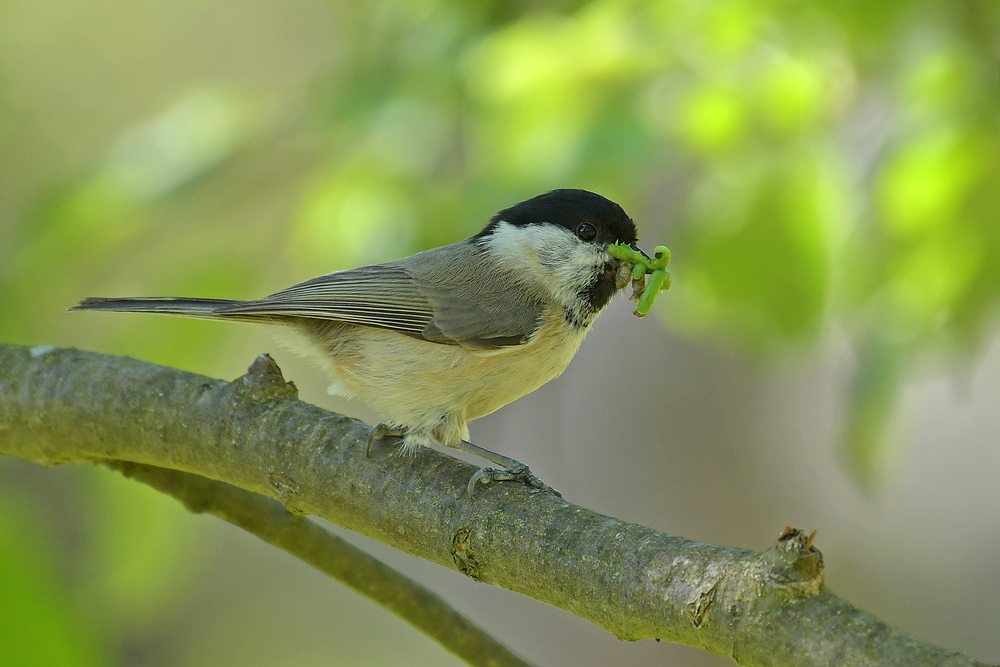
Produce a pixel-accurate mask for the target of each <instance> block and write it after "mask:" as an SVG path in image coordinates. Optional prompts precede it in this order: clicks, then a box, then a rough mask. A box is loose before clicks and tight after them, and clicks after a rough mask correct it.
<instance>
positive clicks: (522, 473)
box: [454, 440, 562, 500]
mask: <svg viewBox="0 0 1000 667" xmlns="http://www.w3.org/2000/svg"><path fill="white" fill-rule="evenodd" d="M454 447H455V449H458V450H461V451H463V452H466V453H468V454H474V455H475V456H479V457H481V458H484V459H486V460H487V461H490V462H491V463H495V464H497V465H498V466H501V467H502V468H503V470H498V469H497V468H480V469H479V470H477V471H476V472H475V474H473V475H472V477H471V478H470V479H469V485H468V487H467V489H466V490H467V491H468V494H469V500H472V493H473V491H474V490H475V487H476V483H477V482H478V483H482V484H489V483H490V482H508V481H512V482H520V483H521V484H524V485H525V486H528V487H530V488H532V489H538V490H540V491H547V492H549V493H552V494H555V495H557V496H559V497H560V498H562V494H561V493H559V492H558V491H556V490H555V489H553V488H552V487H551V486H549V485H548V484H546V483H545V482H543V481H542V480H540V479H538V478H537V477H535V476H534V475H533V474H532V472H531V470H530V469H529V468H528V466H526V465H524V464H523V463H521V462H520V461H517V460H515V459H512V458H510V457H509V456H504V455H503V454H497V453H496V452H493V451H490V450H489V449H485V448H483V447H480V446H479V445H474V444H472V443H471V442H469V441H468V440H462V441H460V442H459V444H457V445H454Z"/></svg>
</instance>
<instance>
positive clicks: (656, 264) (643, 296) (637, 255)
mask: <svg viewBox="0 0 1000 667" xmlns="http://www.w3.org/2000/svg"><path fill="white" fill-rule="evenodd" d="M608 252H609V253H611V256H612V257H614V258H616V259H619V260H621V261H623V262H625V263H626V264H631V265H632V300H633V301H637V302H638V303H636V306H635V314H636V315H637V316H638V317H644V316H645V315H646V313H648V312H649V309H650V308H652V307H653V301H654V300H655V299H656V295H657V294H659V293H660V291H662V290H667V289H670V271H668V270H667V266H668V265H669V264H670V251H669V250H668V249H667V246H662V245H658V246H656V249H655V250H654V252H653V259H649V258H647V257H646V256H645V255H643V254H642V253H641V252H638V251H637V250H633V249H632V248H631V247H630V246H629V245H628V244H627V243H617V244H615V245H612V246H608ZM646 274H650V275H649V281H648V282H647V281H646Z"/></svg>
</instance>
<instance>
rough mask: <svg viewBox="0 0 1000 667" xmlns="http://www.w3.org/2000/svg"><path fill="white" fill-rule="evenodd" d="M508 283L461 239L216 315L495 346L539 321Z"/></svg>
mask: <svg viewBox="0 0 1000 667" xmlns="http://www.w3.org/2000/svg"><path fill="white" fill-rule="evenodd" d="M511 287H512V285H511V284H510V283H509V282H507V281H504V280H502V279H501V278H500V276H498V275H497V274H496V273H495V272H492V271H490V270H489V265H488V263H487V262H486V261H485V257H484V256H483V255H482V251H481V250H480V249H479V248H478V247H477V246H476V245H475V244H474V243H470V242H467V241H466V242H462V243H456V244H453V245H450V246H444V247H442V248H435V249H433V250H428V251H426V252H423V253H419V254H418V255H414V256H412V257H407V258H405V259H402V260H398V261H396V262H389V263H387V264H376V265H373V266H365V267H361V268H358V269H349V270H347V271H336V272H334V273H330V274H327V275H325V276H319V277H318V278H313V279H312V280H308V281H306V282H304V283H300V284H298V285H295V286H293V287H289V288H288V289H285V290H282V291H280V292H277V293H275V294H272V295H271V296H268V297H264V298H263V299H260V300H258V301H245V302H240V303H236V304H233V305H232V306H231V307H228V308H225V309H223V310H221V311H219V314H220V315H223V316H227V315H231V316H240V315H250V316H275V317H303V318H308V319H320V320H336V321H341V322H350V323H353V324H364V325H368V326H375V327H382V328H385V329H393V330H395V331H399V332H401V333H404V334H407V335H410V336H414V337H418V338H423V339H425V340H429V341H433V342H435V343H444V344H451V345H464V346H468V347H482V348H498V347H507V346H511V345H519V344H521V343H524V342H525V341H527V340H528V338H530V337H531V335H532V334H533V333H534V332H535V330H536V329H537V328H538V326H539V324H540V319H541V313H542V303H541V302H540V301H539V300H537V299H534V298H531V297H528V296H526V295H522V296H520V297H518V296H516V295H514V294H513V293H512V292H511V289H510V288H511Z"/></svg>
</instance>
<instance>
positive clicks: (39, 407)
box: [0, 345, 981, 666]
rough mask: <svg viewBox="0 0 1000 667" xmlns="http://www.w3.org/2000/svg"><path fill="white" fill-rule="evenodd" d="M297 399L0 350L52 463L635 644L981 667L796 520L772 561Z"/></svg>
mask: <svg viewBox="0 0 1000 667" xmlns="http://www.w3.org/2000/svg"><path fill="white" fill-rule="evenodd" d="M366 433H367V427H366V426H365V425H364V424H362V423H361V422H358V421H357V420H353V419H349V418H347V417H344V416H342V415H337V414H334V413H331V412H328V411H325V410H322V409H320V408H318V407H316V406H312V405H309V404H306V403H303V402H301V401H299V400H298V399H297V397H296V391H295V388H294V386H293V385H292V384H290V383H286V382H285V381H284V380H283V378H282V377H281V375H280V372H279V371H278V369H277V367H276V366H275V365H274V364H273V362H272V361H270V358H268V357H261V358H259V359H258V361H257V362H255V363H254V365H253V366H251V368H250V371H249V372H248V373H247V375H245V376H243V377H241V378H239V379H238V380H236V381H234V382H232V383H228V382H224V381H221V380H213V379H210V378H206V377H203V376H198V375H194V374H191V373H185V372H182V371H178V370H174V369H169V368H164V367H160V366H155V365H153V364H148V363H143V362H139V361H136V360H133V359H128V358H121V357H111V356H107V355H99V354H93V353H87V352H80V351H77V350H55V349H52V348H31V349H29V348H25V347H17V346H5V345H0V452H3V453H9V454H13V455H15V456H18V457H20V458H22V459H26V460H32V461H38V462H41V463H45V464H53V463H59V462H63V461H107V460H113V461H130V462H134V463H141V464H147V465H152V466H157V467H162V468H169V469H172V470H180V471H185V472H190V473H194V474H197V475H201V476H205V477H209V478H211V479H216V480H220V481H223V482H226V483H228V484H232V485H234V486H237V487H240V488H242V489H246V490H248V491H251V492H254V493H258V494H263V495H267V496H271V497H272V498H275V499H278V500H280V501H281V502H282V503H283V504H284V505H285V507H287V508H288V509H289V510H291V511H292V512H295V513H307V514H315V515H317V516H321V517H323V518H326V519H329V520H331V521H333V522H335V523H338V524H340V525H343V526H345V527H347V528H350V529H352V530H357V531H358V532H361V533H364V534H366V535H369V536H371V537H373V538H375V539H378V540H380V541H382V542H385V543H387V544H390V545H392V546H394V547H396V548H399V549H401V550H403V551H406V552H407V553H411V554H413V555H416V556H419V557H421V558H425V559H428V560H431V561H434V562H436V563H439V564H441V565H444V566H446V567H450V568H454V569H458V570H460V571H461V572H463V573H465V574H466V575H467V576H469V577H472V578H473V579H476V580H479V581H483V582H485V583H490V584H494V585H497V586H502V587H504V588H507V589H509V590H513V591H517V592H520V593H523V594H525V595H529V596H531V597H534V598H536V599H538V600H542V601H544V602H547V603H549V604H553V605H555V606H558V607H561V608H563V609H566V610H568V611H571V612H573V613H575V614H577V615H579V616H581V617H583V618H585V619H587V620H590V621H591V622H593V623H596V624H597V625H600V626H601V627H604V628H606V629H607V630H609V631H610V632H613V633H614V634H615V635H617V636H618V637H620V638H622V639H629V640H635V639H643V638H649V637H657V638H663V639H668V640H670V641H675V642H680V643H684V644H689V645H693V646H701V647H704V648H706V649H708V650H710V651H713V652H715V653H719V654H723V655H730V656H732V657H733V658H734V659H736V661H737V662H739V663H740V664H746V665H781V664H796V665H829V664H838V665H872V664H877V665H897V664H898V665H909V666H920V665H956V666H957V665H976V664H981V663H977V662H975V661H972V660H970V659H969V658H967V657H965V656H963V655H961V654H959V653H956V652H951V651H945V650H943V649H940V648H937V647H934V646H931V645H928V644H925V643H922V642H918V641H916V640H914V639H912V638H910V637H908V636H906V635H905V634H903V633H902V632H900V631H898V630H896V629H894V628H892V627H890V626H888V625H886V624H885V623H883V622H882V621H880V620H878V619H876V618H874V617H873V616H871V615H869V614H867V613H866V612H864V611H861V610H859V609H856V608H855V607H853V606H851V605H850V604H848V603H847V602H845V601H843V600H841V599H840V598H838V597H837V596H836V595H834V594H833V593H831V592H830V591H829V590H827V589H826V588H825V587H824V586H823V569H822V565H823V563H822V556H821V555H820V553H819V552H818V551H817V550H816V549H815V548H814V547H813V546H812V544H811V539H810V538H809V537H808V536H806V535H804V534H803V533H801V532H799V531H796V530H791V529H788V530H786V531H784V532H783V533H782V535H781V536H780V537H779V539H778V541H777V543H776V545H775V547H774V548H773V549H770V550H768V551H766V552H764V553H762V554H761V553H756V552H752V551H747V550H742V549H730V548H725V547H716V546H711V545H706V544H700V543H696V542H691V541H688V540H684V539H681V538H678V537H673V536H670V535H666V534H663V533H660V532H657V531H654V530H652V529H649V528H645V527H643V526H638V525H635V524H630V523H625V522H622V521H619V520H617V519H613V518H611V517H607V516H602V515H600V514H597V513H595V512H591V511H589V510H587V509H584V508H582V507H579V506H576V505H573V504H572V503H569V502H567V501H565V500H563V499H560V498H557V497H554V496H552V495H549V494H544V493H531V492H529V491H528V489H527V488H525V487H523V486H521V485H517V484H495V485H491V486H489V487H488V488H485V489H483V490H480V491H479V492H478V495H477V496H476V500H475V502H471V503H470V502H469V501H468V500H467V498H466V496H465V493H464V488H465V483H466V481H467V480H468V478H469V475H470V474H471V473H472V472H473V471H474V468H473V467H472V466H470V465H469V464H466V463H464V462H462V461H459V460H456V459H453V458H451V457H449V456H445V455H443V454H440V453H438V452H435V451H432V450H429V449H423V450H421V451H419V452H418V453H417V455H416V456H415V457H414V458H412V459H410V458H403V457H397V456H391V453H392V450H391V448H388V447H385V448H376V450H375V451H373V452H372V455H371V457H368V458H366V457H365V456H364V439H365V435H366Z"/></svg>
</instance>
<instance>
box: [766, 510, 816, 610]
mask: <svg viewBox="0 0 1000 667" xmlns="http://www.w3.org/2000/svg"><path fill="white" fill-rule="evenodd" d="M815 537H816V531H813V532H811V533H806V532H805V531H803V530H799V529H798V528H792V527H791V526H785V529H784V530H783V531H781V534H780V535H778V539H777V540H775V542H774V547H773V548H771V549H769V550H768V551H765V552H764V554H763V559H764V561H765V565H767V566H768V576H769V577H770V579H771V581H772V582H773V583H774V584H776V585H777V587H778V588H780V589H783V590H786V591H788V592H790V593H793V594H796V595H803V596H807V597H812V596H814V595H816V594H818V593H819V591H820V588H822V587H823V554H822V553H820V550H819V549H817V548H816V547H815V546H813V539H814V538H815Z"/></svg>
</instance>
